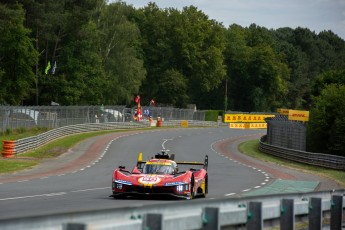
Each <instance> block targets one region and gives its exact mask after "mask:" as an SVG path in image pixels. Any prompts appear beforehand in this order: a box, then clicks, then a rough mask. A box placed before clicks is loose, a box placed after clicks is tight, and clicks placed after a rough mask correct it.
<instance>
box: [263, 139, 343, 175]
mask: <svg viewBox="0 0 345 230" xmlns="http://www.w3.org/2000/svg"><path fill="white" fill-rule="evenodd" d="M266 138H267V136H266V135H265V136H263V137H261V139H260V144H259V149H260V151H262V152H265V153H268V154H271V155H274V156H277V157H279V158H283V159H287V160H292V161H296V162H301V163H305V164H310V165H316V166H322V167H326V168H332V169H340V170H345V157H342V156H336V155H330V154H324V153H311V152H305V151H300V150H294V149H287V148H282V147H278V146H274V145H269V144H267V143H266Z"/></svg>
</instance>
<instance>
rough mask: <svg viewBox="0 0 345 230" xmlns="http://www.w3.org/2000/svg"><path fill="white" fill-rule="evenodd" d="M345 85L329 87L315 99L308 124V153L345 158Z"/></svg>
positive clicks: (331, 85)
mask: <svg viewBox="0 0 345 230" xmlns="http://www.w3.org/2000/svg"><path fill="white" fill-rule="evenodd" d="M344 133H345V85H342V84H330V85H327V86H326V87H325V88H324V89H323V90H322V91H321V94H320V95H319V96H318V97H316V98H315V103H314V105H313V106H312V109H311V111H310V121H309V124H308V142H307V143H308V151H312V152H321V153H329V154H333V155H342V156H345V136H344Z"/></svg>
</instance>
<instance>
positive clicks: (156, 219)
mask: <svg viewBox="0 0 345 230" xmlns="http://www.w3.org/2000/svg"><path fill="white" fill-rule="evenodd" d="M142 230H163V215H162V214H153V213H147V214H145V215H144V218H143V226H142Z"/></svg>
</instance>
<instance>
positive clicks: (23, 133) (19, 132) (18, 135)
mask: <svg viewBox="0 0 345 230" xmlns="http://www.w3.org/2000/svg"><path fill="white" fill-rule="evenodd" d="M46 131H48V129H47V128H40V127H35V128H31V129H27V128H19V129H15V130H11V129H7V130H5V131H4V132H2V133H0V149H2V144H3V143H2V141H4V140H6V141H12V140H18V139H22V138H25V137H31V136H36V135H38V134H40V133H44V132H46Z"/></svg>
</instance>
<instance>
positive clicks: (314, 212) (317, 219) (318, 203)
mask: <svg viewBox="0 0 345 230" xmlns="http://www.w3.org/2000/svg"><path fill="white" fill-rule="evenodd" d="M309 229H310V230H321V229H322V199H321V198H316V197H312V198H311V199H310V202H309Z"/></svg>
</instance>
